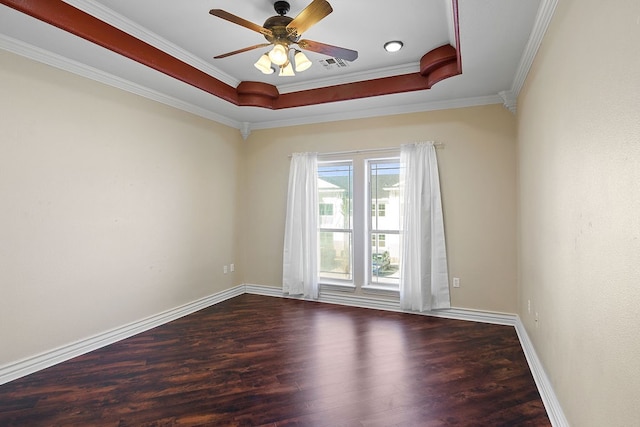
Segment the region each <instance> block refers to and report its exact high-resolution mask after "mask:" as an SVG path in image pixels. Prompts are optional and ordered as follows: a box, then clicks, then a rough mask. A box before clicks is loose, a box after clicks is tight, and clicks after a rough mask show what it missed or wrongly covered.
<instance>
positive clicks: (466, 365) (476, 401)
mask: <svg viewBox="0 0 640 427" xmlns="http://www.w3.org/2000/svg"><path fill="white" fill-rule="evenodd" d="M77 425H80V426H95V425H110V426H165V425H181V426H182V425H220V426H259V425H267V426H331V427H339V426H345V427H346V426H403V427H404V426H449V425H451V426H523V425H534V426H547V425H550V423H549V419H548V417H547V415H546V412H545V409H544V406H543V404H542V401H541V399H540V395H539V394H538V391H537V389H536V386H535V383H534V381H533V378H532V376H531V373H530V371H529V369H528V366H527V362H526V360H525V357H524V354H523V352H522V349H521V347H520V344H519V341H518V338H517V335H516V332H515V330H514V328H513V327H509V326H498V325H488V324H480V323H473V322H466V321H460V320H449V319H440V318H433V317H428V316H420V315H410V314H401V313H391V312H383V311H376V310H369V309H359V308H351V307H343V306H337V305H330V304H321V303H313V302H305V301H298V300H289V299H282V298H273V297H265V296H257V295H246V294H245V295H242V296H239V297H236V298H233V299H230V300H228V301H225V302H223V303H220V304H217V305H215V306H213V307H210V308H208V309H205V310H202V311H199V312H197V313H194V314H192V315H190V316H187V317H184V318H182V319H178V320H176V321H174V322H171V323H168V324H166V325H163V326H160V327H157V328H155V329H152V330H150V331H147V332H144V333H142V334H139V335H136V336H134V337H131V338H129V339H126V340H123V341H120V342H118V343H116V344H112V345H109V346H107V347H104V348H102V349H99V350H96V351H94V352H92V353H89V354H86V355H83V356H80V357H77V358H75V359H72V360H69V361H67V362H64V363H61V364H59V365H56V366H53V367H51V368H48V369H45V370H43V371H40V372H38V373H35V374H32V375H29V376H27V377H24V378H21V379H18V380H15V381H12V382H10V383H8V384H4V385H2V386H0V426H77Z"/></svg>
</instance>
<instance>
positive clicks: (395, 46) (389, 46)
mask: <svg viewBox="0 0 640 427" xmlns="http://www.w3.org/2000/svg"><path fill="white" fill-rule="evenodd" d="M402 46H403V43H402V42H401V41H399V40H394V41H390V42H386V43H385V44H384V50H386V51H387V52H397V51H399V50H400V49H402Z"/></svg>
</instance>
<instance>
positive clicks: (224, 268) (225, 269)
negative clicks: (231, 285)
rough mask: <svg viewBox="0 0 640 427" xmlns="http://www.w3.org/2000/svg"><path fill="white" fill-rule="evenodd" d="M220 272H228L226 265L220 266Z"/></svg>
mask: <svg viewBox="0 0 640 427" xmlns="http://www.w3.org/2000/svg"><path fill="white" fill-rule="evenodd" d="M222 272H223V273H224V274H227V273H228V272H229V270H228V267H227V266H226V265H225V266H224V267H222Z"/></svg>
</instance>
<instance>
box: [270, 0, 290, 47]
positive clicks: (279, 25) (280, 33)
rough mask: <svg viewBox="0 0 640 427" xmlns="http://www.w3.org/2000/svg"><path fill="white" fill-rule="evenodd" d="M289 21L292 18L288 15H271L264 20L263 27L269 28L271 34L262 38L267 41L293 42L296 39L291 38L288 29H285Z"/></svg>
mask: <svg viewBox="0 0 640 427" xmlns="http://www.w3.org/2000/svg"><path fill="white" fill-rule="evenodd" d="M285 3H286V2H285ZM291 21H293V18H291V17H289V16H272V17H271V18H268V19H267V20H266V21H264V25H263V27H264V28H267V29H269V30H271V32H273V36H267V35H265V36H264V38H265V39H267V40H268V41H269V43H278V42H279V43H286V42H291V43H295V42H296V41H297V39H294V38H292V37H291V36H290V34H289V31H287V25H289V22H291Z"/></svg>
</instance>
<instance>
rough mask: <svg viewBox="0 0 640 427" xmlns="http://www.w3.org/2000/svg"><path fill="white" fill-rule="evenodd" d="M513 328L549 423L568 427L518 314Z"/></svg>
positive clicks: (558, 426)
mask: <svg viewBox="0 0 640 427" xmlns="http://www.w3.org/2000/svg"><path fill="white" fill-rule="evenodd" d="M515 328H516V333H517V334H518V338H519V339H520V345H521V346H522V351H524V355H525V357H526V358H527V363H529V369H530V370H531V375H533V379H534V381H535V382H536V386H537V387H538V392H539V393H540V397H541V398H542V403H544V407H545V409H546V410H547V415H548V416H549V420H550V421H551V425H553V426H554V427H565V426H567V427H568V426H569V421H567V418H566V417H565V415H564V412H563V411H562V407H561V406H560V401H559V400H558V397H557V396H556V393H555V392H554V391H553V387H552V386H551V381H549V377H548V376H547V373H546V372H545V370H544V368H543V367H542V363H541V362H540V359H539V358H538V354H537V353H536V351H535V348H534V347H533V343H532V342H531V339H529V334H527V330H526V329H525V327H524V324H523V323H522V321H521V320H520V317H519V316H516V324H515Z"/></svg>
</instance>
